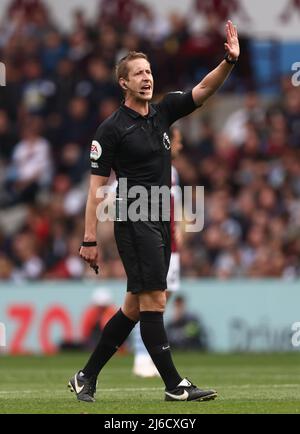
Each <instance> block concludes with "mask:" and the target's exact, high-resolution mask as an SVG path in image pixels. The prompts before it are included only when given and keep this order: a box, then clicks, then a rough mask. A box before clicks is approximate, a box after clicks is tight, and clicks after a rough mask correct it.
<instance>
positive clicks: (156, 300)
mask: <svg viewBox="0 0 300 434" xmlns="http://www.w3.org/2000/svg"><path fill="white" fill-rule="evenodd" d="M139 301H140V312H143V311H148V312H162V313H163V312H164V311H165V307H166V292H165V291H147V292H142V293H140V294H139Z"/></svg>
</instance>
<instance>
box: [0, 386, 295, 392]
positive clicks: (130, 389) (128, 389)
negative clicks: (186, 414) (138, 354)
mask: <svg viewBox="0 0 300 434" xmlns="http://www.w3.org/2000/svg"><path fill="white" fill-rule="evenodd" d="M218 388H222V389H229V390H230V389H233V388H238V389H250V388H256V389H257V388H260V389H263V388H273V389H281V388H283V389H287V388H299V384H241V385H239V384H230V385H229V384H219V385H218ZM163 390H164V389H163V388H161V387H139V388H133V387H124V388H112V389H102V388H99V389H98V391H99V393H101V392H116V393H119V392H162V391H163ZM65 391H67V390H65ZM65 391H64V390H62V389H60V390H56V391H53V390H45V389H43V390H39V389H36V390H0V395H7V394H18V395H22V394H28V393H40V394H43V393H51V394H53V393H54V394H56V393H59V394H60V393H61V392H65Z"/></svg>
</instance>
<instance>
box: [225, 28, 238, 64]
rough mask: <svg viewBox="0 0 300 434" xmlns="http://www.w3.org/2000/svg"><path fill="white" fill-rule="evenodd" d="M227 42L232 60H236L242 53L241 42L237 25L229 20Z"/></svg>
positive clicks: (227, 48) (226, 46)
mask: <svg viewBox="0 0 300 434" xmlns="http://www.w3.org/2000/svg"><path fill="white" fill-rule="evenodd" d="M226 35H227V42H226V43H225V50H226V51H227V53H228V55H229V56H230V59H231V60H236V59H237V58H238V57H239V55H240V44H239V38H238V32H237V29H236V26H234V25H233V24H232V22H231V21H230V20H229V21H227V24H226Z"/></svg>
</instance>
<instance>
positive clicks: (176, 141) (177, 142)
mask: <svg viewBox="0 0 300 434" xmlns="http://www.w3.org/2000/svg"><path fill="white" fill-rule="evenodd" d="M181 150H182V135H181V132H180V130H179V129H178V128H174V129H173V134H172V139H171V155H172V159H175V158H176V157H177V156H178V154H179V153H180V151H181Z"/></svg>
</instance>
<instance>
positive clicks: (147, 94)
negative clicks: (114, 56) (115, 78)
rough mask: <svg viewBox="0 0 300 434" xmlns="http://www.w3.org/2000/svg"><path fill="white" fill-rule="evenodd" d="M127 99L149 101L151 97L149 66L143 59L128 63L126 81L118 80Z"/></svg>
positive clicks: (151, 77) (151, 85) (151, 86)
mask: <svg viewBox="0 0 300 434" xmlns="http://www.w3.org/2000/svg"><path fill="white" fill-rule="evenodd" d="M120 84H121V86H122V88H123V89H124V88H125V90H126V97H127V98H134V99H138V100H143V101H150V100H151V99H152V96H153V76H152V72H151V66H150V64H149V62H147V60H145V59H134V60H131V61H130V62H129V63H128V77H127V79H123V78H121V79H120Z"/></svg>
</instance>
